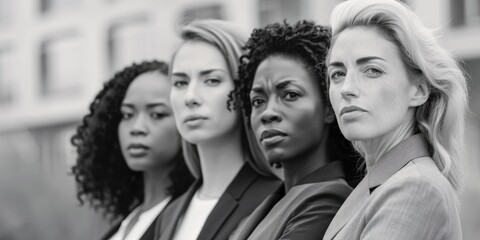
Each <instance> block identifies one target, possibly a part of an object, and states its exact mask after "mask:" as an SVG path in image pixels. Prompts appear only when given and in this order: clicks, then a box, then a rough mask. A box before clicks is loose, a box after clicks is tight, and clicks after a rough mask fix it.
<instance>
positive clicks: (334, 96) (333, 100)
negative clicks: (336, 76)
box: [328, 86, 341, 113]
mask: <svg viewBox="0 0 480 240" xmlns="http://www.w3.org/2000/svg"><path fill="white" fill-rule="evenodd" d="M328 98H329V99H330V104H331V105H332V107H333V110H334V112H335V113H337V112H338V110H339V109H337V108H338V103H339V102H340V98H341V95H340V93H339V92H338V91H337V88H336V87H334V86H330V88H329V90H328Z"/></svg>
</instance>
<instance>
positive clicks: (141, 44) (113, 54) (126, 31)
mask: <svg viewBox="0 0 480 240" xmlns="http://www.w3.org/2000/svg"><path fill="white" fill-rule="evenodd" d="M153 42H154V39H153V31H152V27H151V25H150V23H149V22H148V21H146V20H138V19H137V20H133V21H130V22H126V23H122V24H118V25H115V26H113V27H112V28H111V29H110V31H109V51H110V53H109V55H110V66H111V69H112V71H113V72H115V71H118V70H120V69H122V68H124V67H126V66H127V65H130V64H132V63H133V62H140V61H144V60H147V59H152V58H154V57H155V51H154V50H155V48H154V44H153Z"/></svg>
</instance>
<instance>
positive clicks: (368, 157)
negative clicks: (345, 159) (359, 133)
mask: <svg viewBox="0 0 480 240" xmlns="http://www.w3.org/2000/svg"><path fill="white" fill-rule="evenodd" d="M413 134H414V118H413V116H412V117H410V118H409V120H406V121H403V122H402V124H401V125H400V126H399V127H397V128H396V129H394V130H393V131H391V132H388V133H386V134H384V135H382V136H380V137H377V138H374V139H369V140H365V141H360V147H361V148H362V149H363V151H364V153H365V163H366V165H367V171H369V169H370V168H371V167H372V166H373V165H374V164H375V163H376V162H378V161H379V160H380V159H381V158H382V157H383V155H385V153H387V152H388V151H390V150H391V149H392V148H394V147H395V146H397V145H398V144H399V143H400V142H402V141H403V140H405V139H407V138H409V137H410V136H412V135H413Z"/></svg>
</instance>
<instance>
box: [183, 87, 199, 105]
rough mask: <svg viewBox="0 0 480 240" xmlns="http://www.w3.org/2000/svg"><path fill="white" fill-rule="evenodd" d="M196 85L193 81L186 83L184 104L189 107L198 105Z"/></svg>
mask: <svg viewBox="0 0 480 240" xmlns="http://www.w3.org/2000/svg"><path fill="white" fill-rule="evenodd" d="M198 91H199V89H198V87H197V85H196V84H195V83H194V81H191V83H190V84H189V85H188V88H187V93H186V94H185V105H186V106H187V107H189V108H193V107H196V106H200V98H199V94H198Z"/></svg>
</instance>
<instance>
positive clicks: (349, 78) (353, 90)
mask: <svg viewBox="0 0 480 240" xmlns="http://www.w3.org/2000/svg"><path fill="white" fill-rule="evenodd" d="M340 94H341V95H342V97H343V98H344V99H345V100H349V99H351V98H355V97H357V96H358V85H357V77H356V76H354V75H353V74H348V73H347V75H346V76H345V79H344V81H343V84H342V88H341V89H340Z"/></svg>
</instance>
